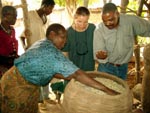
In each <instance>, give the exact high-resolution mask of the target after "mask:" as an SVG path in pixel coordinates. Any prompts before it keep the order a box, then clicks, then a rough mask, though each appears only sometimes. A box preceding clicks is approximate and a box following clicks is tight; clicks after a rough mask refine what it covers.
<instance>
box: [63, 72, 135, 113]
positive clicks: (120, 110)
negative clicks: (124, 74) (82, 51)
mask: <svg viewBox="0 0 150 113" xmlns="http://www.w3.org/2000/svg"><path fill="white" fill-rule="evenodd" d="M87 73H88V74H92V75H93V74H94V75H96V76H98V77H103V78H106V79H110V80H113V81H114V82H116V83H117V84H119V85H122V86H123V88H125V91H124V92H122V93H121V94H120V95H116V96H111V95H107V94H98V93H94V92H93V91H90V90H87V88H83V87H81V86H80V85H79V84H77V82H76V81H75V80H74V79H72V80H71V81H70V82H69V84H68V85H67V87H66V88H65V92H64V100H63V103H62V107H63V110H64V112H65V113H131V111H132V100H133V98H132V93H131V91H130V89H129V87H128V85H127V84H126V82H125V81H123V80H121V79H119V78H117V77H115V76H113V75H109V74H106V73H101V72H87ZM108 84H109V83H108ZM85 87H88V86H85ZM88 88H89V87H88Z"/></svg>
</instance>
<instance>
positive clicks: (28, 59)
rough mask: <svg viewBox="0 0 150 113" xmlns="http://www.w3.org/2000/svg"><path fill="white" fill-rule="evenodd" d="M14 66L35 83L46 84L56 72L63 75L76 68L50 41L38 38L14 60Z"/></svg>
mask: <svg viewBox="0 0 150 113" xmlns="http://www.w3.org/2000/svg"><path fill="white" fill-rule="evenodd" d="M15 66H16V67H17V68H18V70H19V71H20V73H21V74H22V76H23V77H24V78H25V79H26V80H27V81H29V82H31V83H33V84H36V85H43V86H44V85H46V84H48V83H49V82H50V80H51V79H52V77H53V75H54V74H56V73H59V74H62V75H63V76H64V77H67V76H68V75H71V74H73V73H74V72H75V71H77V70H78V67H76V66H75V65H74V64H73V63H72V62H71V61H69V59H68V58H66V57H65V56H64V55H63V54H62V52H61V51H60V50H58V49H57V48H56V47H55V46H54V45H53V44H52V42H51V41H49V40H47V39H43V40H40V41H38V42H36V43H35V44H33V46H31V48H29V49H28V50H27V51H26V52H25V53H24V54H23V55H22V56H20V57H19V58H18V59H16V60H15Z"/></svg>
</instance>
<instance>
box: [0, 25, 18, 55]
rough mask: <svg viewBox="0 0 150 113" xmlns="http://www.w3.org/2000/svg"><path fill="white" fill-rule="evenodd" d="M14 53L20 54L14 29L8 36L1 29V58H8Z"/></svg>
mask: <svg viewBox="0 0 150 113" xmlns="http://www.w3.org/2000/svg"><path fill="white" fill-rule="evenodd" d="M14 52H16V53H17V52H18V41H17V39H16V37H15V30H14V28H13V27H11V34H8V33H6V32H5V31H4V30H2V28H1V27H0V56H6V57H8V56H9V55H10V54H12V53H14Z"/></svg>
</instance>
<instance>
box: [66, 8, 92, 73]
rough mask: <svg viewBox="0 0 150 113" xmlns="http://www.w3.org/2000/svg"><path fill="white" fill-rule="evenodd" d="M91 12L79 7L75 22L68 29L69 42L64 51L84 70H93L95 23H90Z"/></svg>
mask: <svg viewBox="0 0 150 113" xmlns="http://www.w3.org/2000/svg"><path fill="white" fill-rule="evenodd" d="M89 17H90V12H89V10H88V9H87V8H86V7H79V8H77V10H76V12H75V15H74V21H73V24H72V25H71V26H70V27H69V28H68V30H67V43H66V45H65V47H64V48H63V52H64V53H65V54H67V55H68V57H69V59H70V60H71V61H72V62H73V63H74V64H75V65H76V66H78V67H79V68H81V69H82V70H84V71H93V70H94V69H95V61H94V58H93V32H94V29H95V25H94V24H92V23H89V22H88V20H89Z"/></svg>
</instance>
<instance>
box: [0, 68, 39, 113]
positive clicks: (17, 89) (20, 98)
mask: <svg viewBox="0 0 150 113" xmlns="http://www.w3.org/2000/svg"><path fill="white" fill-rule="evenodd" d="M1 88H2V113H37V112H38V99H39V87H37V86H35V85H33V84H30V83H28V82H27V81H25V80H24V79H23V77H22V76H21V75H20V73H19V72H18V70H17V69H16V68H15V67H13V68H11V69H10V70H9V71H7V72H6V73H5V74H4V75H3V77H2V79H1Z"/></svg>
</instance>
